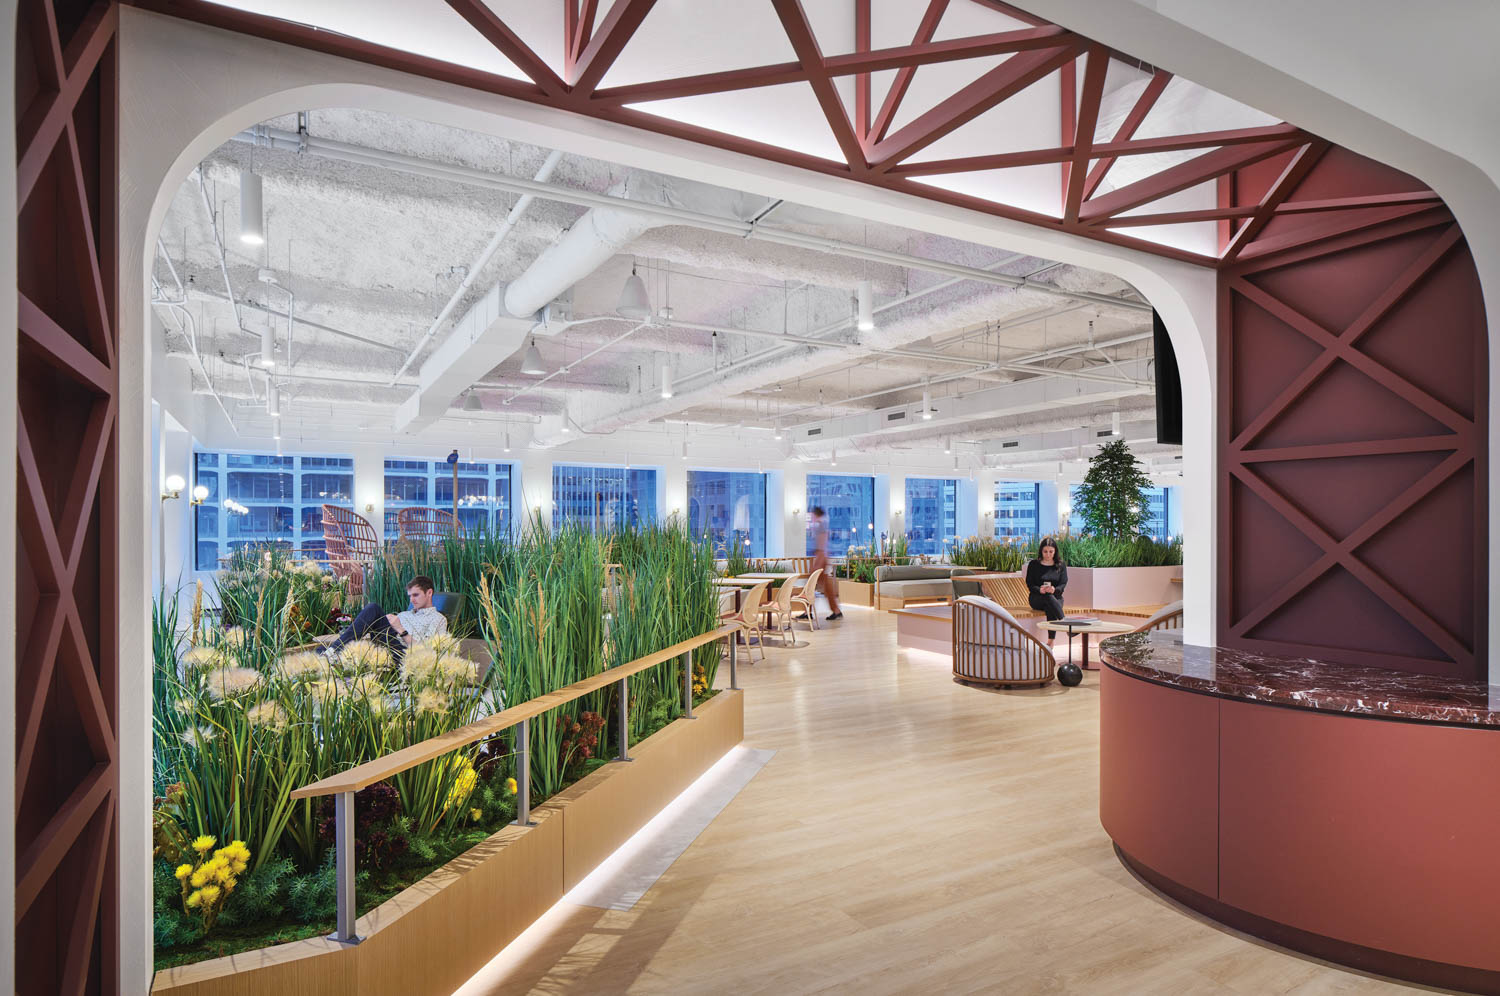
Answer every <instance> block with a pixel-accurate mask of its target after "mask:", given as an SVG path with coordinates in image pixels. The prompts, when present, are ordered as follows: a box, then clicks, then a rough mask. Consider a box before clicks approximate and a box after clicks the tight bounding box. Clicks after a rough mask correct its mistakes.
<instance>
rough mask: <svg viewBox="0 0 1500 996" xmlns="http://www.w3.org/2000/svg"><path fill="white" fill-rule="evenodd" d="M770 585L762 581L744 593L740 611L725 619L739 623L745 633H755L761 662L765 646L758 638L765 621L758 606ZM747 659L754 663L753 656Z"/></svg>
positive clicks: (764, 656) (764, 653)
mask: <svg viewBox="0 0 1500 996" xmlns="http://www.w3.org/2000/svg"><path fill="white" fill-rule="evenodd" d="M770 583H771V582H769V581H762V582H761V583H760V584H758V585H756V586H755V587H753V588H751V589H749V590H748V591H746V592H745V594H744V597H742V598H741V599H740V610H739V611H738V612H736V613H734V614H733V615H730V616H726V617H725V621H726V622H737V623H739V624H740V625H741V626H743V627H744V631H745V632H750V631H751V630H754V631H755V633H756V639H757V642H758V643H759V644H760V659H761V660H765V659H766V644H765V640H764V639H761V637H760V631H761V625H762V623H763V622H764V619H765V617H764V616H762V615H761V611H760V606H761V601H762V600H763V599H764V598H765V597H766V587H767V586H768V585H770ZM751 646H754V644H751ZM749 659H750V661H751V663H754V661H755V658H754V657H753V656H751V657H750V658H749Z"/></svg>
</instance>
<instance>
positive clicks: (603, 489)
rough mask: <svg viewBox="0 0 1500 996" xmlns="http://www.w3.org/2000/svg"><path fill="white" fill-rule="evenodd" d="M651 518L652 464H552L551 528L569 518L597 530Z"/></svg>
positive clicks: (653, 513) (653, 510) (643, 522)
mask: <svg viewBox="0 0 1500 996" xmlns="http://www.w3.org/2000/svg"><path fill="white" fill-rule="evenodd" d="M655 521H656V470H655V469H654V468H650V467H646V468H635V467H632V468H625V467H577V466H573V465H571V464H554V465H553V467H552V531H553V532H556V531H557V530H559V529H561V528H562V527H563V525H564V524H565V523H569V522H579V523H582V524H583V525H584V526H585V527H586V528H588V529H589V530H591V531H594V532H600V531H608V530H610V529H621V528H625V527H627V526H645V525H650V524H651V523H653V522H655Z"/></svg>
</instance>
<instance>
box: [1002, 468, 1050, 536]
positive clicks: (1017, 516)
mask: <svg viewBox="0 0 1500 996" xmlns="http://www.w3.org/2000/svg"><path fill="white" fill-rule="evenodd" d="M1041 521H1042V486H1041V485H1040V484H1038V483H1037V482H1035V481H996V482H995V538H996V539H1004V538H1005V537H1007V536H1035V535H1037V534H1038V533H1039V532H1040V527H1039V523H1040V522H1041Z"/></svg>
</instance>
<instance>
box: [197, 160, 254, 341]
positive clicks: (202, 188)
mask: <svg viewBox="0 0 1500 996" xmlns="http://www.w3.org/2000/svg"><path fill="white" fill-rule="evenodd" d="M198 193H199V194H201V195H202V196H203V210H205V211H207V212H208V227H209V229H210V230H211V231H212V232H213V236H214V249H215V251H217V252H218V254H219V272H220V273H221V274H223V276H224V290H225V292H226V293H227V294H228V295H229V307H230V310H231V311H233V312H234V327H235V328H237V329H242V328H244V327H245V320H244V319H243V318H241V317H240V303H239V302H238V301H236V300H235V297H234V285H233V284H232V283H230V282H229V260H228V258H227V257H226V255H225V252H224V240H223V239H222V238H220V237H219V216H218V213H217V212H216V211H215V210H214V205H213V201H211V200H209V199H208V184H207V182H205V181H204V179H203V170H202V169H201V168H200V169H199V170H198Z"/></svg>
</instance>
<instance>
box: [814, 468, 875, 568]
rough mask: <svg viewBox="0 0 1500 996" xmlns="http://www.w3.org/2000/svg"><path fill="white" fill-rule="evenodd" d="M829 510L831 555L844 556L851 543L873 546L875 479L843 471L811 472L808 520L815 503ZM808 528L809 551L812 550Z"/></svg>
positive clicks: (829, 546)
mask: <svg viewBox="0 0 1500 996" xmlns="http://www.w3.org/2000/svg"><path fill="white" fill-rule="evenodd" d="M818 505H821V506H822V507H823V510H824V511H825V512H827V513H828V554H829V556H833V557H840V556H843V555H844V554H845V553H847V552H848V550H849V547H851V546H869V545H870V543H871V541H872V540H873V539H874V533H875V479H874V478H873V477H853V476H846V475H843V474H808V475H807V516H806V518H807V520H808V521H809V522H811V521H812V510H813V508H814V506H818ZM812 546H813V544H812V532H811V530H809V531H808V536H807V552H808V553H812Z"/></svg>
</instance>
